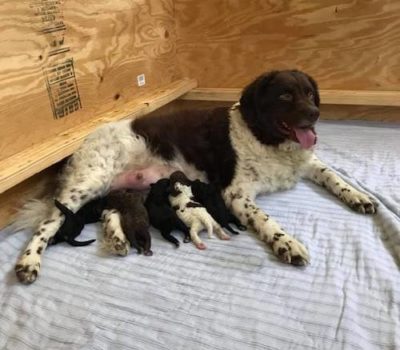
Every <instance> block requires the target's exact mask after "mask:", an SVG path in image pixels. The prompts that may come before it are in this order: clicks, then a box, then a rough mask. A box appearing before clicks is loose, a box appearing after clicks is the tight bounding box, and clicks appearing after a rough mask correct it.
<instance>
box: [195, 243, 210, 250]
mask: <svg viewBox="0 0 400 350" xmlns="http://www.w3.org/2000/svg"><path fill="white" fill-rule="evenodd" d="M195 245H196V248H197V249H200V250H204V249H207V246H206V245H205V244H204V243H203V242H200V243H195Z"/></svg>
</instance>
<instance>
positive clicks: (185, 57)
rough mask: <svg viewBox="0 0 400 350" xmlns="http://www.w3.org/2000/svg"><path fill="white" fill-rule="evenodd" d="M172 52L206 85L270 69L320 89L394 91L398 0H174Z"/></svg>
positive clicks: (398, 60)
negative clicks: (303, 75) (288, 71)
mask: <svg viewBox="0 0 400 350" xmlns="http://www.w3.org/2000/svg"><path fill="white" fill-rule="evenodd" d="M175 17H176V27H177V35H178V39H177V56H178V60H179V63H180V65H181V69H182V72H183V74H184V75H186V76H190V77H194V78H196V79H198V81H199V86H200V87H204V88H208V87H209V88H240V87H243V86H245V85H246V84H247V83H248V82H250V81H251V80H253V79H254V78H255V77H256V76H257V75H259V74H260V73H262V72H264V71H268V70H272V69H284V68H298V69H302V70H305V71H307V72H308V73H310V74H311V75H312V76H314V77H315V78H316V79H317V81H318V82H319V84H320V86H321V88H322V89H333V90H368V91H375V90H377V91H386V90H388V91H398V90H399V86H400V45H399V43H400V1H398V0H387V1H379V0H371V1H353V0H324V1H311V0H301V1H275V0H248V1H240V0H232V1H213V0H202V1H198V0H176V1H175Z"/></svg>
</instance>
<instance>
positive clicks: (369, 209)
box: [339, 187, 378, 214]
mask: <svg viewBox="0 0 400 350" xmlns="http://www.w3.org/2000/svg"><path fill="white" fill-rule="evenodd" d="M339 198H341V199H342V200H343V201H344V202H345V203H346V204H347V205H348V206H349V207H350V208H351V209H353V210H355V211H357V212H359V213H362V214H375V213H376V212H377V210H378V203H377V202H376V201H375V200H374V199H373V198H371V197H369V196H368V195H367V194H365V193H362V192H360V191H357V190H355V189H353V188H351V187H348V188H342V189H341V195H339Z"/></svg>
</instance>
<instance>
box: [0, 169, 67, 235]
mask: <svg viewBox="0 0 400 350" xmlns="http://www.w3.org/2000/svg"><path fill="white" fill-rule="evenodd" d="M59 168H60V166H59V165H58V164H57V165H54V166H52V167H50V168H48V169H46V170H44V171H42V172H40V173H38V174H36V175H35V176H32V177H31V178H29V179H27V180H25V181H23V182H22V183H20V184H18V185H17V186H14V187H13V188H11V189H9V190H7V191H6V192H4V193H0V229H2V228H3V227H5V226H7V225H8V224H10V223H11V222H12V220H13V218H14V217H15V215H16V214H17V212H18V209H19V208H20V207H21V206H22V205H23V204H24V203H26V201H27V200H29V199H32V198H41V197H43V196H46V195H48V194H49V193H53V192H54V190H55V188H56V182H55V178H56V177H57V174H58V171H59Z"/></svg>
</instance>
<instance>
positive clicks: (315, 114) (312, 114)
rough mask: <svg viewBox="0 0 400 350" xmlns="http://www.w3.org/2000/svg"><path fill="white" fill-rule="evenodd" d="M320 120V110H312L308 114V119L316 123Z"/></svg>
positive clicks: (314, 108)
mask: <svg viewBox="0 0 400 350" xmlns="http://www.w3.org/2000/svg"><path fill="white" fill-rule="evenodd" d="M318 118H319V109H318V108H316V107H313V108H311V109H310V110H309V112H308V119H309V120H310V121H311V122H313V123H314V122H316V121H317V120H318Z"/></svg>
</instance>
